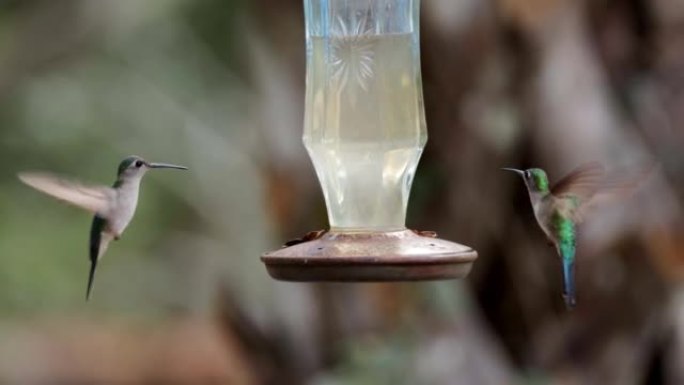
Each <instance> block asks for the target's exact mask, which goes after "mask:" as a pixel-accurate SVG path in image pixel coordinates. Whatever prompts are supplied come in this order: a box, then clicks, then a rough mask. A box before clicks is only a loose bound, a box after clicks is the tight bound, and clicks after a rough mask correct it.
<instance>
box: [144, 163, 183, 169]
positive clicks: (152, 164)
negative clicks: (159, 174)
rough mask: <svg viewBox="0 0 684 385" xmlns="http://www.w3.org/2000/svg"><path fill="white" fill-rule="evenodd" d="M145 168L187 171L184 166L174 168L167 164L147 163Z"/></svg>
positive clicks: (174, 166) (173, 165) (172, 165)
mask: <svg viewBox="0 0 684 385" xmlns="http://www.w3.org/2000/svg"><path fill="white" fill-rule="evenodd" d="M147 167H149V168H175V169H177V170H187V169H188V168H187V167H185V166H176V165H175V164H169V163H147Z"/></svg>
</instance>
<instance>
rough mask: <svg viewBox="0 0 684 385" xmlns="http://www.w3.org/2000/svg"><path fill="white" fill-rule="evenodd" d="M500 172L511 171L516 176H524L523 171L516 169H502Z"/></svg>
mask: <svg viewBox="0 0 684 385" xmlns="http://www.w3.org/2000/svg"><path fill="white" fill-rule="evenodd" d="M502 170H506V171H513V172H514V173H516V174H518V175H520V176H523V175H525V171H523V170H518V169H517V168H502Z"/></svg>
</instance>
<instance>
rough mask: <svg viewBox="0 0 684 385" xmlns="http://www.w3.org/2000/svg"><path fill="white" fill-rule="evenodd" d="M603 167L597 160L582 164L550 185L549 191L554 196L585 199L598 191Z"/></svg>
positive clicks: (602, 176) (601, 180)
mask: <svg viewBox="0 0 684 385" xmlns="http://www.w3.org/2000/svg"><path fill="white" fill-rule="evenodd" d="M605 173H606V172H605V169H604V168H603V166H602V165H601V164H600V163H598V162H591V163H587V164H583V165H581V166H579V167H577V168H576V169H574V170H573V171H571V172H570V173H569V174H568V175H566V176H565V177H564V178H563V179H561V180H559V181H558V182H556V184H555V185H553V187H551V193H552V194H553V195H555V196H556V197H559V198H560V197H564V196H574V197H576V198H577V199H579V200H580V201H586V200H588V199H589V198H591V196H592V195H594V194H595V193H596V191H598V189H599V187H600V186H601V183H602V182H603V178H604V176H605Z"/></svg>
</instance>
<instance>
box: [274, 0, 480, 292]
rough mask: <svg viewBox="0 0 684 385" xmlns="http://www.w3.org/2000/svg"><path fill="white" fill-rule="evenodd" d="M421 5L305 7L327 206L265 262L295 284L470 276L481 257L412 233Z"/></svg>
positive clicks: (420, 141)
mask: <svg viewBox="0 0 684 385" xmlns="http://www.w3.org/2000/svg"><path fill="white" fill-rule="evenodd" d="M419 8H420V0H304V11H305V22H306V58H307V62H306V63H307V64H306V107H305V118H304V120H305V122H304V137H303V140H304V145H305V146H306V149H307V150H308V153H309V156H310V157H311V160H312V161H313V164H314V167H315V169H316V173H317V175H318V179H319V181H320V184H321V187H322V188H323V195H324V196H325V202H326V206H327V210H328V220H329V222H330V230H328V231H313V232H310V233H308V234H307V235H305V236H304V237H303V238H301V239H298V240H295V241H291V242H288V243H287V244H286V245H285V246H284V247H283V248H281V249H279V250H276V251H272V252H268V253H266V254H264V255H263V256H262V257H261V259H262V261H263V262H264V263H265V264H266V267H267V269H268V272H269V274H270V275H271V276H272V277H273V278H275V279H279V280H286V281H414V280H433V279H448V278H462V277H465V276H466V275H467V274H468V272H469V271H470V268H471V267H472V263H473V261H474V260H475V258H477V253H476V252H475V251H474V250H473V249H471V248H470V247H467V246H463V245H460V244H457V243H453V242H449V241H446V240H442V239H438V238H437V237H436V234H435V233H433V232H427V231H423V232H419V231H414V230H409V229H407V228H406V226H405V219H406V206H407V203H408V197H409V193H410V189H411V184H412V182H413V176H414V173H415V171H416V167H417V165H418V161H419V159H420V155H421V153H422V151H423V148H424V147H425V142H426V140H427V128H426V124H425V111H424V108H423V91H422V83H421V73H420V49H419V23H418V21H419Z"/></svg>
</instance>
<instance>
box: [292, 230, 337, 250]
mask: <svg viewBox="0 0 684 385" xmlns="http://www.w3.org/2000/svg"><path fill="white" fill-rule="evenodd" d="M327 232H328V230H315V231H309V232H308V233H306V234H304V236H303V237H301V238H296V239H293V240H291V241H287V242H285V244H284V245H283V247H290V246H294V245H298V244H300V243H304V242H309V241H313V240H314V239H318V238H320V237H321V236H322V235H323V234H325V233H327Z"/></svg>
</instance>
